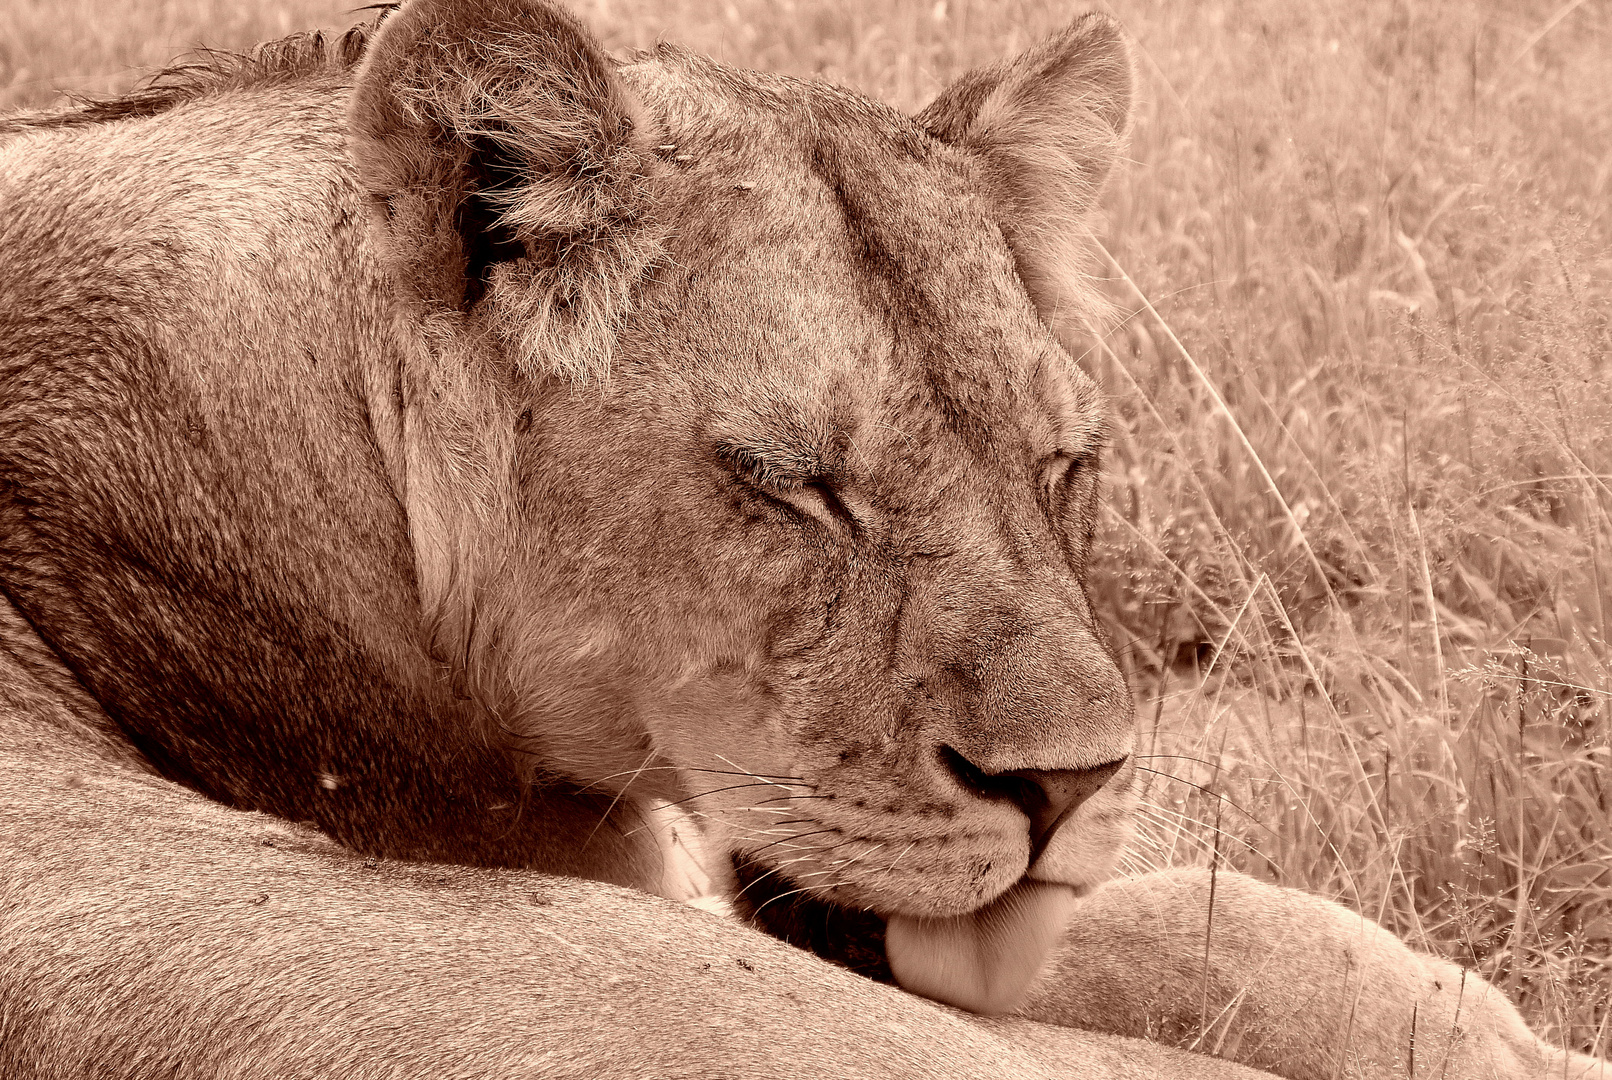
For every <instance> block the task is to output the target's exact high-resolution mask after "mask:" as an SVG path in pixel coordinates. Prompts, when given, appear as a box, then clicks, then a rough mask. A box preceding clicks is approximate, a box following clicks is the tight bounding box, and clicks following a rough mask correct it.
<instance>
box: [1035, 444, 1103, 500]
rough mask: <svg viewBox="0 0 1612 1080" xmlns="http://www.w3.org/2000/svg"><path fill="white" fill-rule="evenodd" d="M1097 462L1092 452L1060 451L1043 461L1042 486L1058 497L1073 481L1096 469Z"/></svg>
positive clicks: (1048, 493) (1047, 491)
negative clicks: (1071, 452)
mask: <svg viewBox="0 0 1612 1080" xmlns="http://www.w3.org/2000/svg"><path fill="white" fill-rule="evenodd" d="M1096 464H1097V462H1096V459H1095V456H1094V455H1092V454H1070V453H1065V452H1063V451H1059V452H1058V453H1056V454H1053V455H1052V456H1051V457H1049V458H1047V459H1046V460H1045V461H1043V462H1042V463H1041V488H1042V490H1043V491H1045V492H1046V493H1047V495H1048V496H1050V497H1053V498H1056V497H1057V496H1058V495H1059V494H1060V493H1062V492H1063V491H1064V490H1065V489H1066V488H1068V487H1069V485H1070V484H1071V483H1073V482H1074V481H1076V480H1081V479H1084V477H1085V475H1086V474H1089V473H1091V472H1093V471H1095V467H1096Z"/></svg>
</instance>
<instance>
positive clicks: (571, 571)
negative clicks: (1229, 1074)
mask: <svg viewBox="0 0 1612 1080" xmlns="http://www.w3.org/2000/svg"><path fill="white" fill-rule="evenodd" d="M623 78H624V79H625V81H626V82H627V83H628V85H629V86H631V87H633V88H634V89H635V90H637V91H638V93H639V95H640V97H641V99H642V100H644V101H646V102H647V103H648V104H649V108H650V109H651V111H652V113H655V114H657V116H658V117H659V116H664V117H666V118H667V119H666V120H664V121H662V124H663V126H662V127H661V128H660V135H659V136H658V138H660V139H662V140H663V141H662V142H661V143H660V145H662V146H664V147H667V149H665V150H663V151H661V155H660V156H661V159H662V160H661V164H660V167H658V168H657V169H656V170H655V173H654V175H653V180H652V183H653V193H652V196H651V198H652V200H653V203H654V205H655V206H656V207H657V208H658V215H659V219H660V221H661V222H662V224H663V227H664V229H665V233H666V240H665V255H664V257H663V259H662V261H661V264H660V265H659V266H658V267H657V269H656V271H655V272H654V274H653V275H652V279H651V281H650V282H649V283H648V284H647V285H646V286H645V287H644V288H643V290H642V292H641V294H640V296H639V297H638V299H637V303H636V306H635V310H634V312H633V314H632V315H631V317H630V318H629V319H628V320H626V321H625V323H624V325H623V326H622V328H621V331H620V335H619V338H618V344H617V347H616V349H615V350H614V354H613V358H612V366H611V370H610V373H609V377H608V379H607V380H602V381H600V382H599V383H596V384H594V385H590V386H587V387H585V388H581V389H579V388H578V387H576V386H575V385H574V384H573V383H572V382H570V381H569V380H563V379H550V380H545V381H537V382H534V383H532V384H531V385H530V386H529V388H528V392H527V394H526V395H525V397H524V398H523V399H522V403H521V406H522V409H523V412H524V410H530V420H529V422H528V421H523V423H522V425H521V427H522V429H523V430H522V433H521V434H520V436H519V438H518V442H517V456H518V460H519V462H520V491H521V494H522V500H521V510H522V520H521V522H520V524H519V526H518V532H519V533H521V534H524V535H525V536H527V537H530V538H532V540H531V543H530V544H529V545H527V547H526V549H525V551H524V558H523V560H522V561H523V566H522V579H523V582H524V584H523V587H521V589H520V592H521V595H522V597H523V600H522V607H523V608H525V609H526V610H527V611H528V612H529V614H528V616H527V620H526V625H527V626H529V627H536V626H542V627H543V628H544V636H545V637H546V638H547V639H548V640H546V641H545V642H544V643H543V653H544V655H543V656H542V657H541V658H538V657H535V656H534V658H533V660H532V661H531V663H532V666H533V667H537V666H539V665H541V668H542V669H543V670H544V672H545V675H544V678H543V679H542V680H541V681H542V684H543V685H544V686H552V685H555V684H558V685H559V686H561V687H563V688H564V690H563V693H564V696H565V698H566V701H565V702H563V703H561V702H556V701H553V700H547V701H541V702H534V701H529V702H526V703H524V706H523V708H522V709H521V710H520V711H521V712H523V713H525V714H527V715H538V716H552V715H554V714H555V713H556V712H560V713H561V714H563V715H568V716H570V717H571V718H572V723H573V725H574V728H575V730H577V731H580V732H583V733H589V737H590V738H591V737H592V735H591V733H593V732H597V731H599V730H603V729H611V730H619V729H621V728H622V727H626V728H627V729H628V730H629V731H630V732H631V734H632V736H633V737H632V738H630V739H626V740H620V741H618V745H621V746H625V747H626V748H627V753H626V754H625V755H623V753H621V752H619V751H618V752H615V753H611V754H609V755H608V757H607V761H606V764H607V769H606V770H605V771H599V769H598V764H599V763H588V762H586V761H585V759H586V757H587V756H588V754H589V753H590V752H591V751H590V750H589V749H586V748H584V749H581V750H567V749H564V748H560V747H554V748H553V749H554V750H555V751H557V754H551V755H546V756H560V757H562V758H571V759H576V758H582V759H584V761H583V762H579V765H580V767H579V768H577V773H578V774H580V776H581V778H583V779H585V780H587V781H589V782H593V783H598V784H601V785H603V786H604V788H605V789H607V790H611V791H625V792H628V793H632V794H636V793H648V794H652V795H656V796H659V797H661V798H665V799H669V800H673V801H676V802H678V803H679V804H680V805H682V806H684V808H685V809H687V810H689V811H691V812H693V813H695V814H697V815H699V817H700V818H701V820H702V821H703V822H704V823H705V824H706V825H707V826H708V833H709V834H710V835H711V836H713V837H714V838H715V839H716V840H717V842H718V844H719V845H720V846H722V847H724V848H726V849H728V850H731V851H732V852H734V853H736V854H738V855H740V856H743V857H750V858H753V859H754V860H755V861H756V862H757V863H759V864H760V865H761V866H763V867H765V868H766V869H767V870H772V871H776V873H777V874H778V875H779V876H780V877H781V878H782V879H783V880H785V881H788V882H791V883H794V884H795V885H796V886H797V887H800V888H804V889H809V890H812V891H813V892H814V893H817V894H819V895H821V896H823V897H824V898H832V899H833V900H834V901H836V902H840V903H844V904H847V905H850V906H855V907H865V908H872V909H874V910H877V911H880V912H886V913H888V912H908V913H914V914H922V915H936V914H953V913H956V912H960V911H966V910H971V909H973V908H975V907H978V906H979V905H981V904H982V903H984V902H986V901H988V900H990V899H992V898H993V897H995V896H996V895H997V894H999V893H1001V892H1002V891H1003V890H1004V889H1006V888H1007V887H1008V886H1009V885H1011V884H1012V883H1013V882H1014V881H1016V880H1018V879H1019V878H1020V877H1022V876H1023V875H1024V874H1025V873H1026V872H1027V870H1028V869H1029V860H1030V855H1031V848H1032V844H1038V843H1039V844H1045V846H1046V852H1045V853H1044V854H1042V855H1041V858H1040V860H1039V862H1038V863H1037V866H1038V868H1039V870H1040V872H1042V873H1046V874H1050V875H1051V876H1052V877H1054V878H1055V879H1057V880H1062V881H1066V882H1068V883H1070V884H1078V885H1088V884H1090V883H1092V882H1094V881H1095V880H1096V879H1098V878H1099V877H1100V876H1102V875H1103V874H1104V873H1106V871H1107V869H1108V863H1109V861H1110V859H1111V857H1112V852H1113V850H1114V848H1115V846H1116V844H1117V842H1118V840H1119V839H1120V838H1121V836H1122V835H1123V834H1122V823H1123V819H1124V816H1125V814H1124V811H1125V810H1126V809H1127V807H1126V802H1125V797H1124V795H1123V791H1124V789H1125V786H1126V781H1127V780H1128V778H1129V769H1126V770H1125V773H1124V775H1121V776H1119V777H1117V778H1115V780H1113V781H1110V784H1109V786H1108V788H1109V789H1108V790H1107V791H1104V792H1103V793H1102V795H1101V797H1099V798H1097V799H1096V800H1094V801H1093V802H1091V803H1090V804H1089V805H1088V806H1087V807H1086V808H1084V809H1082V810H1081V811H1080V812H1079V813H1078V816H1077V817H1075V818H1074V820H1072V821H1069V822H1067V823H1064V824H1063V826H1062V827H1060V828H1058V829H1056V830H1055V832H1054V834H1053V835H1052V836H1050V837H1033V833H1034V831H1035V830H1034V828H1033V825H1032V821H1031V817H1030V816H1028V815H1030V813H1031V811H1030V810H1027V809H1026V806H1025V805H1024V799H1023V798H1018V797H1017V796H1018V794H1019V793H1018V790H1017V786H1016V785H1015V784H1014V783H1013V782H1011V781H1007V780H1002V779H1001V778H1002V777H1003V775H1004V774H1008V773H1013V772H1015V771H1017V770H1046V771H1052V770H1085V769H1094V768H1099V767H1103V766H1109V765H1112V764H1115V763H1119V762H1123V761H1125V760H1126V757H1127V755H1128V753H1129V751H1130V748H1131V738H1132V735H1131V731H1132V725H1131V716H1130V701H1129V696H1128V693H1127V690H1126V687H1125V685H1124V682H1123V680H1122V678H1121V677H1120V675H1119V672H1118V670H1117V669H1116V667H1115V665H1114V663H1113V661H1112V659H1111V658H1110V657H1109V655H1108V653H1107V652H1106V650H1105V648H1104V646H1103V644H1102V642H1101V639H1100V636H1099V634H1098V632H1097V630H1096V628H1095V626H1094V621H1093V617H1092V613H1091V610H1090V608H1089V606H1088V604H1087V602H1086V598H1085V595H1084V593H1083V591H1082V585H1081V582H1082V578H1083V576H1084V573H1085V563H1086V558H1087V552H1088V548H1089V545H1090V540H1091V534H1092V529H1093V525H1094V516H1095V512H1096V510H1095V498H1096V488H1097V477H1096V458H1097V452H1098V447H1099V443H1100V441H1101V430H1102V421H1101V406H1100V401H1099V398H1098V395H1097V392H1096V390H1095V387H1094V386H1093V385H1092V384H1091V382H1090V381H1089V380H1088V379H1087V378H1086V377H1085V376H1084V375H1082V374H1081V373H1080V372H1079V370H1078V368H1077V367H1076V366H1075V365H1074V364H1073V362H1072V361H1071V360H1070V358H1069V356H1068V355H1067V354H1066V353H1065V352H1064V350H1063V349H1062V348H1061V347H1060V345H1059V344H1058V342H1057V341H1056V339H1055V338H1054V337H1053V336H1052V334H1051V333H1050V332H1049V331H1048V329H1047V328H1046V326H1045V324H1044V323H1043V322H1042V321H1041V320H1040V318H1039V317H1038V315H1037V313H1036V311H1035V309H1034V307H1033V306H1032V304H1031V301H1030V299H1029V297H1028V295H1027V294H1026V292H1025V289H1024V287H1023V285H1022V284H1021V283H1020V281H1019V278H1018V275H1017V273H1016V270H1015V266H1014V261H1013V255H1012V252H1011V251H1010V250H1009V248H1008V245H1007V243H1006V241H1005V240H1004V239H1003V237H1002V234H1001V231H1000V230H999V229H998V228H997V227H996V226H995V225H994V224H993V223H992V220H991V217H990V216H989V207H988V205H987V203H986V201H985V199H984V198H983V197H982V195H981V193H980V182H979V179H978V177H977V175H976V170H975V169H973V168H972V167H971V162H970V161H969V160H968V158H967V155H966V154H964V153H962V152H960V151H958V150H956V149H954V148H952V147H949V146H946V145H944V144H941V143H939V142H937V141H936V140H934V139H932V138H929V137H928V136H926V135H925V134H924V133H923V132H922V131H921V129H919V128H918V127H917V125H916V124H915V123H914V122H913V121H911V120H910V119H907V118H904V117H901V116H899V115H898V114H895V113H894V112H885V111H882V110H875V109H873V108H871V107H870V106H868V105H866V104H865V103H862V102H860V101H856V100H855V99H851V98H849V96H848V95H842V94H840V93H838V92H836V91H830V90H826V89H823V88H820V87H812V86H810V85H806V84H796V83H790V82H786V81H783V80H776V81H773V82H772V83H771V84H770V85H769V86H768V88H767V92H768V94H769V95H770V100H767V101H766V102H764V104H763V105H761V106H759V107H758V106H748V105H746V104H744V103H742V102H740V101H735V100H733V98H732V96H731V95H724V94H723V93H722V88H721V86H720V84H719V83H718V82H717V80H716V79H714V78H712V77H711V75H710V73H708V72H706V71H704V70H702V69H701V68H700V67H697V66H694V65H693V64H692V63H691V62H690V61H687V60H685V59H681V58H675V57H674V58H672V59H670V60H659V61H646V62H642V63H640V64H639V65H637V66H636V67H632V68H628V69H626V71H625V72H624V73H623ZM808 116H810V117H812V118H813V119H815V121H816V123H815V127H814V126H813V125H810V124H808V123H807V117H808ZM556 657H558V658H559V659H558V661H556V659H555V658H556ZM557 662H558V663H559V664H560V665H562V666H563V668H564V670H565V671H566V674H565V675H564V677H563V678H559V679H556V678H554V677H553V670H554V666H555V664H556V663H557ZM577 688H585V690H584V693H583V696H581V697H579V695H578V693H577ZM601 691H603V692H602V693H601ZM601 708H604V709H608V710H610V711H611V712H612V713H614V714H615V715H614V716H612V717H609V718H605V717H600V716H598V715H597V714H598V712H599V711H600V709H601ZM537 738H538V739H539V740H540V741H543V742H545V743H546V744H549V745H551V746H552V744H555V743H558V742H561V741H563V740H561V739H557V738H555V737H554V736H552V735H549V734H539V735H538V736H537ZM590 765H591V769H590ZM1027 797H1029V798H1031V799H1032V800H1033V798H1034V794H1033V793H1031V794H1030V795H1029V796H1027Z"/></svg>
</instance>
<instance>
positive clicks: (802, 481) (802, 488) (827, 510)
mask: <svg viewBox="0 0 1612 1080" xmlns="http://www.w3.org/2000/svg"><path fill="white" fill-rule="evenodd" d="M718 453H719V454H720V455H721V457H722V458H723V460H724V461H725V462H726V464H727V466H728V469H729V471H730V472H732V473H733V475H734V476H735V477H736V478H737V479H738V480H739V481H740V482H741V483H742V484H743V485H744V486H745V487H746V488H748V489H749V490H750V491H751V492H752V493H754V494H756V495H759V496H761V497H762V498H764V499H766V500H767V501H768V502H770V503H775V504H782V505H783V506H784V507H785V508H787V509H789V510H791V511H793V512H794V513H796V514H800V515H801V516H803V517H808V518H811V519H813V520H814V521H819V522H821V523H823V524H824V525H827V526H829V527H830V528H838V527H850V528H855V526H856V516H855V515H854V514H852V513H851V511H850V510H849V508H847V507H846V505H845V501H844V500H843V499H841V498H840V496H839V493H838V492H837V491H835V490H834V486H833V484H831V483H830V482H829V481H828V480H827V479H826V478H825V477H822V476H808V477H804V478H803V477H801V475H800V474H799V473H797V472H795V471H794V470H793V469H790V468H778V467H777V465H776V464H774V463H773V462H771V461H769V460H767V459H766V458H764V457H762V456H761V455H758V454H755V453H754V452H752V451H750V450H748V449H746V448H743V447H730V446H723V447H720V448H719V449H718Z"/></svg>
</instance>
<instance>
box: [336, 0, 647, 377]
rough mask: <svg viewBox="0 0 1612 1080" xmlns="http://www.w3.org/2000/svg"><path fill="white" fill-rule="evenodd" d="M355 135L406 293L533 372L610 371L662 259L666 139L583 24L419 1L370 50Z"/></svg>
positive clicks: (352, 122)
mask: <svg viewBox="0 0 1612 1080" xmlns="http://www.w3.org/2000/svg"><path fill="white" fill-rule="evenodd" d="M348 125H349V131H350V133H351V153H352V156H353V160H354V163H355V165H356V166H357V171H358V177H359V182H360V184H361V185H362V186H363V188H364V190H365V191H366V192H367V193H368V194H369V195H370V197H371V199H372V202H373V205H374V207H375V209H376V216H377V218H378V219H379V229H380V231H381V235H382V237H383V240H382V244H381V247H382V252H383V257H384V258H385V259H386V261H387V262H388V263H389V269H390V270H391V272H392V273H393V275H394V276H395V278H396V280H397V282H398V283H399V285H400V286H401V287H402V288H403V289H404V291H405V292H406V293H407V294H411V295H412V296H413V297H414V298H416V299H418V300H420V301H422V302H424V304H425V305H426V307H427V309H428V310H431V311H434V312H437V313H441V312H443V311H444V309H449V310H455V311H458V312H463V313H470V312H472V311H474V312H475V313H476V314H477V315H478V316H479V317H484V318H485V319H486V321H487V322H488V323H489V325H491V327H492V328H493V329H494V331H495V332H496V333H498V335H499V336H500V337H502V338H504V339H505V340H506V342H507V344H508V345H510V346H511V347H512V348H513V349H514V351H515V353H516V356H517V358H518V360H519V361H520V362H521V363H522V365H523V367H527V368H528V369H529V368H531V367H538V368H547V369H550V370H553V371H555V372H557V373H559V374H563V375H568V376H573V377H586V376H587V375H590V374H603V371H604V369H605V367H606V365H607V364H608V360H609V348H610V344H611V342H612V341H613V339H614V335H615V330H616V328H617V326H618V325H619V321H620V318H621V315H622V314H623V312H624V310H625V308H626V306H627V304H628V303H629V302H630V297H631V295H632V288H633V285H634V283H635V282H636V281H637V279H638V278H639V277H640V276H641V275H642V273H643V272H644V270H645V269H646V268H647V267H648V265H649V264H651V263H652V262H654V260H655V258H656V257H657V254H658V245H657V244H656V241H655V239H654V237H653V236H652V235H650V234H651V233H652V230H648V229H646V228H644V227H643V224H644V219H645V218H646V216H647V212H648V201H649V195H648V183H647V179H648V176H649V172H650V169H651V168H652V167H653V160H654V155H653V150H652V147H653V145H654V142H653V132H651V131H649V130H647V129H648V128H649V127H650V124H649V123H648V121H647V118H646V116H645V113H644V110H643V109H642V107H641V106H640V104H639V103H638V101H637V100H636V99H635V98H634V97H633V95H632V94H631V93H630V92H629V91H628V90H627V88H626V86H625V85H624V84H623V83H622V82H621V80H620V79H619V78H617V76H616V73H615V70H614V67H613V64H612V61H611V60H610V58H609V57H608V56H606V55H605V53H604V51H603V49H601V48H600V46H599V45H598V43H597V42H596V41H594V39H593V38H592V36H591V35H589V34H588V32H587V31H586V30H585V29H583V27H582V26H581V25H580V24H579V23H577V21H576V20H575V19H574V18H572V16H571V15H570V14H569V13H567V12H565V11H563V10H562V9H560V8H558V7H555V6H552V5H550V4H548V3H544V2H542V0H409V2H407V3H405V4H404V5H403V6H402V7H401V8H399V9H398V10H397V11H396V12H394V13H393V14H391V15H390V16H388V17H387V18H386V19H385V21H384V22H383V23H382V24H381V27H380V29H379V31H378V32H377V34H376V36H375V38H374V40H373V41H372V42H371V44H370V46H369V48H368V50H367V51H366V53H365V57H364V61H363V63H362V66H361V67H360V70H359V72H358V75H357V80H356V83H355V85H354V88H353V95H352V99H351V104H350V105H349V112H348Z"/></svg>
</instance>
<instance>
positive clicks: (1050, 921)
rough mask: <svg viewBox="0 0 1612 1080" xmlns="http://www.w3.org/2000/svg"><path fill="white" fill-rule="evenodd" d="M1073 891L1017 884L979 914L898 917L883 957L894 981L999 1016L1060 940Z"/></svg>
mask: <svg viewBox="0 0 1612 1080" xmlns="http://www.w3.org/2000/svg"><path fill="white" fill-rule="evenodd" d="M1077 899H1078V894H1077V892H1076V890H1074V889H1070V888H1066V887H1064V886H1061V885H1052V884H1048V883H1046V882H1040V881H1030V880H1028V879H1026V880H1024V881H1021V882H1019V883H1018V884H1017V885H1015V886H1013V888H1011V889H1009V890H1008V891H1007V892H1005V893H1003V894H1002V895H1001V896H999V897H997V899H995V900H993V901H992V902H991V903H989V904H987V905H986V906H985V907H983V908H980V909H979V910H977V911H972V912H969V913H968V914H966V915H957V916H953V917H951V918H945V919H922V918H912V917H910V916H906V915H894V916H891V917H890V919H889V920H888V923H887V925H886V929H885V956H886V959H887V960H888V961H889V963H890V971H891V973H892V974H893V975H894V976H895V979H896V982H897V983H899V984H900V985H901V987H902V988H903V989H905V990H907V991H909V992H911V993H914V994H920V995H922V996H924V997H927V998H931V999H933V1000H935V1001H939V1002H941V1003H943V1004H946V1005H953V1006H956V1007H957V1008H959V1009H966V1010H968V1011H969V1012H973V1013H979V1014H981V1015H985V1016H998V1015H1001V1014H1003V1013H1008V1012H1012V1011H1013V1010H1014V1009H1015V1008H1017V1007H1018V1006H1019V1004H1020V1003H1021V1002H1022V1001H1023V1000H1024V997H1025V994H1026V993H1027V992H1028V990H1029V988H1030V985H1031V983H1033V982H1034V981H1035V978H1036V976H1037V975H1038V974H1040V972H1041V969H1042V968H1043V967H1044V966H1045V965H1046V963H1047V960H1048V958H1049V957H1050V956H1051V955H1052V951H1053V949H1054V948H1056V946H1057V944H1058V942H1059V940H1060V938H1061V937H1062V935H1063V929H1064V927H1065V926H1066V925H1067V924H1068V922H1069V916H1070V914H1071V913H1072V912H1073V911H1074V908H1075V904H1076V902H1077Z"/></svg>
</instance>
